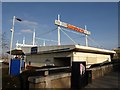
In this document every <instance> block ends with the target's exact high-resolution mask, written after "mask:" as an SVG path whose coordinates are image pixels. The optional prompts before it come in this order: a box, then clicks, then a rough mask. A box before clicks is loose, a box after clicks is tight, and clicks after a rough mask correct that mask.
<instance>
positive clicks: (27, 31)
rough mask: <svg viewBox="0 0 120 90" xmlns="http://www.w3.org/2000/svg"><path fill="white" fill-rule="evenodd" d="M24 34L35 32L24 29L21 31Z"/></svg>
mask: <svg viewBox="0 0 120 90" xmlns="http://www.w3.org/2000/svg"><path fill="white" fill-rule="evenodd" d="M21 32H22V33H32V32H33V31H32V30H30V29H23V30H21Z"/></svg>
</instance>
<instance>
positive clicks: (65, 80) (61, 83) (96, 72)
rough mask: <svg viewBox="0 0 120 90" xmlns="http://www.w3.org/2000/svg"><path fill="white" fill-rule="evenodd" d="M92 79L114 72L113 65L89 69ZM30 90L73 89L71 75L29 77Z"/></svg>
mask: <svg viewBox="0 0 120 90" xmlns="http://www.w3.org/2000/svg"><path fill="white" fill-rule="evenodd" d="M89 70H91V71H92V79H96V78H99V77H101V76H104V75H105V74H107V73H109V72H111V71H112V70H113V65H106V66H102V67H98V68H92V69H89ZM28 80H29V88H36V89H38V88H71V73H57V74H52V75H48V76H45V77H40V76H36V77H29V78H28Z"/></svg>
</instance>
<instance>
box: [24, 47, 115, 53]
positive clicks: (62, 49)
mask: <svg viewBox="0 0 120 90" xmlns="http://www.w3.org/2000/svg"><path fill="white" fill-rule="evenodd" d="M22 50H23V52H24V53H25V54H26V55H28V54H31V48H30V47H22ZM66 51H76V52H80V51H81V52H87V53H89V52H91V53H100V54H114V53H116V52H115V51H112V50H106V49H100V48H94V47H86V46H80V45H61V46H38V47H37V54H43V53H56V52H66Z"/></svg>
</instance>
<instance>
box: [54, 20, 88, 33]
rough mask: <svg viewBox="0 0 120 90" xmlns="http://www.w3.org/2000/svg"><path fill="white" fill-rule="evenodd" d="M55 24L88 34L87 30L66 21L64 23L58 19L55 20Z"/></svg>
mask: <svg viewBox="0 0 120 90" xmlns="http://www.w3.org/2000/svg"><path fill="white" fill-rule="evenodd" d="M55 24H56V25H59V26H62V27H65V28H69V29H72V30H75V31H77V32H80V33H84V34H87V35H90V32H89V31H87V30H84V29H82V28H79V27H76V26H73V25H71V24H67V23H64V22H61V21H58V20H55Z"/></svg>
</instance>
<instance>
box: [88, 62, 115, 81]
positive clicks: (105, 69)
mask: <svg viewBox="0 0 120 90" xmlns="http://www.w3.org/2000/svg"><path fill="white" fill-rule="evenodd" d="M89 70H91V71H92V79H96V78H99V77H101V76H104V75H105V74H107V73H109V72H111V71H112V70H113V65H112V64H111V65H105V66H101V67H96V68H91V69H89Z"/></svg>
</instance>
